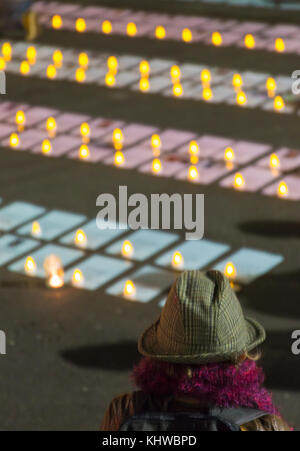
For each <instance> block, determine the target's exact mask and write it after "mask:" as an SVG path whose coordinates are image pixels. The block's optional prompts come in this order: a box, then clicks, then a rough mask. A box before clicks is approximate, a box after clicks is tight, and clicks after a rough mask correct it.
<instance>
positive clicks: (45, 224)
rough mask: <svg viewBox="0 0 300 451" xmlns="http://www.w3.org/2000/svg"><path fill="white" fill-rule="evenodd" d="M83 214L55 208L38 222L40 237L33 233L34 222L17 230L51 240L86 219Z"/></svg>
mask: <svg viewBox="0 0 300 451" xmlns="http://www.w3.org/2000/svg"><path fill="white" fill-rule="evenodd" d="M86 219H87V218H86V217H85V216H83V215H77V214H74V213H68V212H65V211H60V210H53V211H50V212H49V213H47V214H46V215H45V216H42V217H41V218H40V219H39V220H38V221H37V222H38V223H39V225H40V228H41V233H40V234H39V236H38V237H35V236H34V235H32V223H29V224H26V225H24V226H22V227H21V228H20V229H18V230H17V233H19V234H20V235H27V236H28V235H32V236H34V237H35V238H40V239H42V240H45V241H51V240H54V239H55V238H57V237H59V236H60V235H62V234H64V233H66V232H67V231H68V230H70V229H72V228H73V227H76V226H78V225H79V224H82V223H83V222H84V221H86Z"/></svg>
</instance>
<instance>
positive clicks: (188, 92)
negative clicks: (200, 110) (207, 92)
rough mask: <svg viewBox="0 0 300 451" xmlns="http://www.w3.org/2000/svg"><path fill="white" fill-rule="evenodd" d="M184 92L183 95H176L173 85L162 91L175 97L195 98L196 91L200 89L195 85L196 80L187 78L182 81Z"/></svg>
mask: <svg viewBox="0 0 300 451" xmlns="http://www.w3.org/2000/svg"><path fill="white" fill-rule="evenodd" d="M181 88H182V94H181V96H176V95H174V91H173V86H170V87H168V88H167V89H165V90H164V91H163V92H162V96H165V97H174V98H176V99H182V98H183V99H189V98H192V99H194V97H195V92H196V91H197V90H198V89H199V87H198V86H195V82H194V81H191V80H186V81H183V82H182V83H181Z"/></svg>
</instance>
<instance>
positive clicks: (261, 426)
mask: <svg viewBox="0 0 300 451" xmlns="http://www.w3.org/2000/svg"><path fill="white" fill-rule="evenodd" d="M241 429H242V431H248V432H250V431H258V432H264V431H269V432H284V431H285V432H289V431H291V428H290V427H289V425H288V424H287V423H286V422H285V421H284V420H283V418H281V417H280V416H276V415H265V416H264V417H262V418H259V419H258V420H255V421H251V422H250V423H247V424H245V425H244V426H242V428H241Z"/></svg>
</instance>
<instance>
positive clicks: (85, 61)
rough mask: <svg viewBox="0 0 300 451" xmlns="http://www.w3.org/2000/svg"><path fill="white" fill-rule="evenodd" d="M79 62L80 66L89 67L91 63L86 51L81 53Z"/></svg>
mask: <svg viewBox="0 0 300 451" xmlns="http://www.w3.org/2000/svg"><path fill="white" fill-rule="evenodd" d="M78 64H79V66H80V67H82V68H83V69H87V68H88V65H89V57H88V55H87V54H86V53H84V52H83V53H80V55H79V56H78Z"/></svg>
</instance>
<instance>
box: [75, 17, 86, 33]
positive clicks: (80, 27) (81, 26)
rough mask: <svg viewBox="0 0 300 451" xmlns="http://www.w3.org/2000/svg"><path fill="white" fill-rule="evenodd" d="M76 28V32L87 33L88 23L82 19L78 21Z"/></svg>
mask: <svg viewBox="0 0 300 451" xmlns="http://www.w3.org/2000/svg"><path fill="white" fill-rule="evenodd" d="M75 28H76V31H78V33H84V32H85V31H86V23H85V20H84V19H82V18H81V17H80V18H78V19H77V20H76V24H75Z"/></svg>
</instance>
